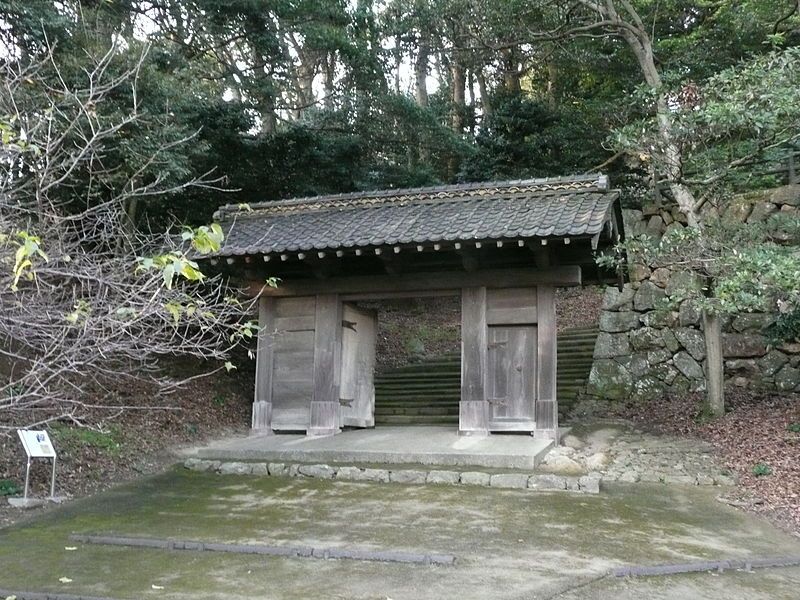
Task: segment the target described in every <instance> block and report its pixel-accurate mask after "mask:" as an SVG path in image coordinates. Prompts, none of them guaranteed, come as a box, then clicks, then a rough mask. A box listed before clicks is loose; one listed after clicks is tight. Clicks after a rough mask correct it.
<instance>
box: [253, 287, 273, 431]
mask: <svg viewBox="0 0 800 600" xmlns="http://www.w3.org/2000/svg"><path fill="white" fill-rule="evenodd" d="M274 315H275V299H274V298H261V299H260V300H259V302H258V341H257V343H256V382H255V398H254V399H253V414H252V420H251V428H252V429H253V430H254V431H256V432H258V433H271V432H272V358H273V355H272V345H273V339H274V335H273V334H274V330H275V320H274Z"/></svg>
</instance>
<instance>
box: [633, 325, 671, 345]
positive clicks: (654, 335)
mask: <svg viewBox="0 0 800 600" xmlns="http://www.w3.org/2000/svg"><path fill="white" fill-rule="evenodd" d="M630 340H631V346H632V347H633V349H634V350H653V349H654V348H663V347H664V338H663V336H662V335H661V332H660V331H659V330H658V329H653V328H652V327H642V328H640V329H637V330H636V331H632V332H631V334H630Z"/></svg>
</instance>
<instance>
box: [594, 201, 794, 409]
mask: <svg viewBox="0 0 800 600" xmlns="http://www.w3.org/2000/svg"><path fill="white" fill-rule="evenodd" d="M799 207H800V186H798V185H794V186H784V187H781V188H777V189H775V190H770V191H768V192H761V193H759V194H752V195H749V196H740V197H737V198H736V199H735V200H734V201H733V202H731V204H730V205H729V206H727V207H726V209H725V212H724V214H725V215H726V216H728V217H730V218H736V219H738V220H740V221H743V222H754V221H759V220H763V219H765V218H767V217H768V216H770V215H772V214H775V213H777V212H781V213H787V214H797V213H798V211H800V208H799ZM623 213H624V216H625V228H626V232H627V235H629V236H632V235H640V234H649V235H652V236H661V235H663V234H664V233H665V232H666V231H667V230H668V229H670V228H673V227H682V226H683V224H682V223H681V218H682V216H681V215H680V214H679V213H678V212H677V210H675V209H672V210H667V209H666V208H663V207H659V206H655V205H653V206H649V207H647V208H645V209H644V210H642V211H638V210H625V211H623ZM629 258H631V257H629ZM629 276H630V283H627V284H625V286H624V289H623V290H622V291H619V290H617V289H616V288H608V289H607V290H606V293H605V296H604V298H603V308H602V312H601V314H600V320H599V327H600V334H599V335H598V337H597V343H596V345H595V352H594V365H593V367H592V371H591V374H590V376H589V382H588V385H587V390H586V391H587V393H588V394H589V395H591V396H595V397H599V398H604V399H609V400H626V399H630V398H654V397H658V396H661V395H663V394H665V393H685V392H690V391H703V390H705V385H706V382H705V364H704V361H705V345H704V338H703V333H702V325H701V315H700V312H699V311H698V310H697V308H696V307H695V306H694V305H693V303H692V302H691V301H690V300H685V301H683V302H682V303H680V304H679V305H678V306H676V307H674V308H673V310H664V309H663V308H660V309H659V307H660V305H661V304H662V302H661V301H662V300H663V299H664V298H666V297H668V296H673V295H675V294H676V293H678V292H679V291H680V290H681V289H687V288H689V287H694V286H698V285H699V282H697V281H694V280H692V278H691V276H689V275H688V274H686V273H678V272H676V273H673V272H671V271H669V270H668V269H664V268H657V269H651V268H650V267H648V266H647V265H643V264H637V263H636V262H635V259H633V260H632V264H631V265H630V268H629ZM773 320H774V316H773V315H772V314H768V313H748V314H740V315H736V316H733V317H729V318H727V319H725V321H724V322H723V328H722V331H723V335H722V350H723V356H724V359H725V377H726V382H727V383H729V384H732V385H736V386H740V387H750V388H754V389H761V390H774V391H778V392H793V391H800V343H786V344H782V345H779V346H777V347H769V346H768V344H767V341H766V339H765V337H764V333H763V332H764V330H765V329H766V328H767V327H768V326H769V325H770V324H772V322H773Z"/></svg>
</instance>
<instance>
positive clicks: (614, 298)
mask: <svg viewBox="0 0 800 600" xmlns="http://www.w3.org/2000/svg"><path fill="white" fill-rule="evenodd" d="M633 294H634V291H633V288H631V286H630V284H625V287H624V288H623V289H622V291H621V292H620V291H619V290H618V289H617V288H616V287H613V286H608V287H607V288H606V291H605V293H604V295H603V310H609V311H612V312H616V311H619V310H631V308H633Z"/></svg>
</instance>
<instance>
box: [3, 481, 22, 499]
mask: <svg viewBox="0 0 800 600" xmlns="http://www.w3.org/2000/svg"><path fill="white" fill-rule="evenodd" d="M21 493H22V488H20V487H19V486H18V485H17V483H16V482H15V481H14V480H12V479H0V497H2V496H16V495H18V494H21Z"/></svg>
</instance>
